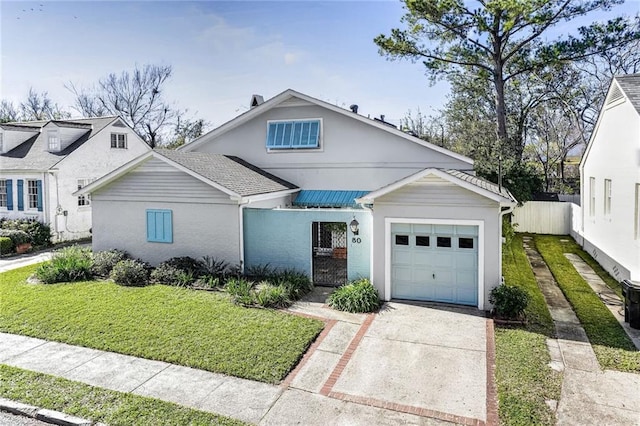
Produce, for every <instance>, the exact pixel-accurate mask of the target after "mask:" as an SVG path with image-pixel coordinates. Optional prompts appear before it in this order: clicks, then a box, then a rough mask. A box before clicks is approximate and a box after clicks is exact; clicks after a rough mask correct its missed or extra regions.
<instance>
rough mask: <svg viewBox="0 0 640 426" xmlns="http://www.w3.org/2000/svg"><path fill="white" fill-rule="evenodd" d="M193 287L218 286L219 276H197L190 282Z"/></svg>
mask: <svg viewBox="0 0 640 426" xmlns="http://www.w3.org/2000/svg"><path fill="white" fill-rule="evenodd" d="M191 286H192V287H194V288H206V289H214V288H217V287H218V286H220V278H218V277H212V276H208V277H206V276H203V277H200V278H198V279H197V280H195V281H194V282H193V284H191Z"/></svg>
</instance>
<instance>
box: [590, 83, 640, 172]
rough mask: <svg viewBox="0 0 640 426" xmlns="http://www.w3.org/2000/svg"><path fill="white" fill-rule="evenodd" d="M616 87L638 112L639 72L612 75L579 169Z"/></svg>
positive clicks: (639, 101)
mask: <svg viewBox="0 0 640 426" xmlns="http://www.w3.org/2000/svg"><path fill="white" fill-rule="evenodd" d="M617 88H620V90H622V92H623V94H624V96H625V97H626V98H627V99H628V100H629V103H631V105H632V106H633V107H634V108H635V110H636V112H637V113H638V114H640V74H627V75H618V76H615V77H613V80H612V81H611V84H610V85H609V90H608V91H607V96H606V97H605V103H604V104H603V105H602V106H601V107H600V112H599V113H598V120H597V121H596V125H595V127H594V128H593V131H592V132H591V135H590V136H589V142H588V143H587V147H586V148H585V150H584V153H583V154H582V159H581V160H580V170H582V168H583V167H584V164H585V161H586V160H587V157H589V153H590V152H591V147H592V146H593V141H594V139H595V136H596V134H597V133H598V129H599V128H600V122H601V120H602V115H603V113H604V111H605V110H606V106H607V105H606V103H607V99H609V98H610V97H611V96H612V94H613V93H614V92H615V91H617V90H618V89H617Z"/></svg>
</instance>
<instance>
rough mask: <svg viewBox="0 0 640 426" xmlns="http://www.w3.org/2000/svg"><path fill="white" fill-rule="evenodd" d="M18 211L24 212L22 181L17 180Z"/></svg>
mask: <svg viewBox="0 0 640 426" xmlns="http://www.w3.org/2000/svg"><path fill="white" fill-rule="evenodd" d="M18 210H19V211H23V210H24V181H23V180H22V179H18Z"/></svg>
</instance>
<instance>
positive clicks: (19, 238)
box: [0, 229, 31, 247]
mask: <svg viewBox="0 0 640 426" xmlns="http://www.w3.org/2000/svg"><path fill="white" fill-rule="evenodd" d="M0 237H7V238H9V239H10V240H11V241H12V242H13V245H14V247H15V246H18V245H20V244H25V243H30V242H31V237H30V236H29V234H27V233H26V232H25V231H21V230H19V229H0Z"/></svg>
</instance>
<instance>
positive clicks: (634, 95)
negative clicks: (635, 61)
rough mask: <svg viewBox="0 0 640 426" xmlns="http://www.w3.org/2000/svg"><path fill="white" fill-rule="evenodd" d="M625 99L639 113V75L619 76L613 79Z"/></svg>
mask: <svg viewBox="0 0 640 426" xmlns="http://www.w3.org/2000/svg"><path fill="white" fill-rule="evenodd" d="M614 79H615V80H616V82H617V83H618V85H619V86H620V88H621V89H622V91H623V92H624V94H625V95H626V97H627V98H628V99H629V101H630V102H631V105H633V106H634V108H635V109H636V111H638V113H640V74H628V75H619V76H617V77H614Z"/></svg>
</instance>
